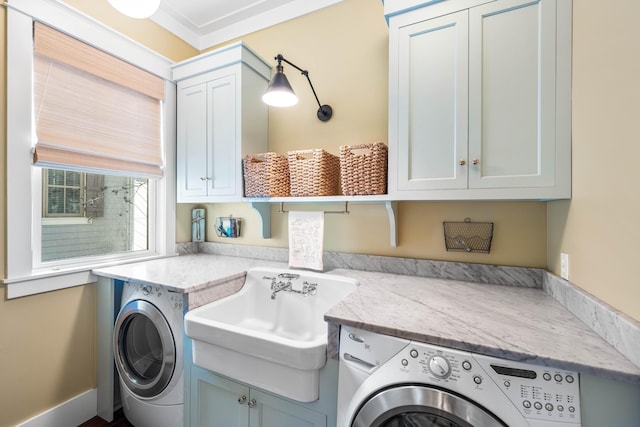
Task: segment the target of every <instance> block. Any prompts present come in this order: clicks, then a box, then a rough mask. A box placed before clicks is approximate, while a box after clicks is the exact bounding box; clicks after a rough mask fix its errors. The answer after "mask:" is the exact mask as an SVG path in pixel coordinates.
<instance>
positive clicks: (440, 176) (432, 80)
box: [390, 11, 468, 190]
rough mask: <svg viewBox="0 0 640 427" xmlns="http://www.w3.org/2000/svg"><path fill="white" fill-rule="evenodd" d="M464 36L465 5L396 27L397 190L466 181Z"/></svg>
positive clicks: (456, 184) (443, 186) (459, 184)
mask: <svg viewBox="0 0 640 427" xmlns="http://www.w3.org/2000/svg"><path fill="white" fill-rule="evenodd" d="M467 38H468V13H467V11H462V12H458V13H453V14H451V15H447V16H444V17H441V18H435V19H430V20H427V21H423V22H418V23H416V24H412V25H408V26H405V27H401V28H400V29H399V31H398V40H397V43H398V47H397V48H398V54H397V55H398V58H397V66H398V76H397V82H393V81H392V82H391V84H392V85H397V90H398V95H397V100H398V101H397V103H398V105H397V110H398V111H397V117H394V112H392V117H390V130H391V133H394V132H395V133H396V135H397V147H398V159H397V166H396V167H397V171H396V174H397V188H398V190H427V189H457V188H466V187H467V167H466V160H467V138H468V130H467V127H468V113H467V101H468V91H467V89H468V76H467V74H468V71H467V70H468V41H467ZM392 50H393V47H392ZM392 56H393V54H392ZM394 63H395V59H393V58H392V64H394ZM392 74H393V73H392ZM392 80H395V79H393V78H392ZM392 90H393V88H392ZM390 97H393V95H392V94H390ZM392 109H393V108H392ZM396 119H397V130H394V128H395V127H396V126H395V124H394V123H393V121H394V120H396ZM390 143H391V144H392V142H391V141H390Z"/></svg>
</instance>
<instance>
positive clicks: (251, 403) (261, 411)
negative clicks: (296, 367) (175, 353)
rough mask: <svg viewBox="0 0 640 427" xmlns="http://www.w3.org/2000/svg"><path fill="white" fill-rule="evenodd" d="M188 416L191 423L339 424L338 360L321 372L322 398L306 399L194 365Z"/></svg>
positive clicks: (214, 426)
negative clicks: (259, 386) (286, 394)
mask: <svg viewBox="0 0 640 427" xmlns="http://www.w3.org/2000/svg"><path fill="white" fill-rule="evenodd" d="M190 377H191V378H190V380H189V381H188V383H189V389H188V391H189V393H188V394H189V399H188V402H189V403H188V412H189V415H188V417H187V419H188V420H189V422H190V426H191V427H204V426H207V427H229V426H238V427H245V426H246V427H335V425H336V406H337V401H336V397H337V394H338V393H337V387H338V361H336V360H329V361H327V365H326V366H325V367H324V368H323V369H322V370H321V372H320V399H319V400H317V401H315V402H310V403H302V402H297V401H294V400H291V399H287V398H284V397H281V396H278V395H275V394H272V393H269V392H266V391H264V390H261V389H258V388H255V387H252V386H249V385H247V384H243V383H239V382H237V381H234V380H233V379H230V378H226V377H224V376H221V375H217V374H216V373H214V372H211V371H209V370H206V369H203V368H200V367H199V366H195V365H192V366H191V369H190ZM186 409H187V408H186V407H185V410H186Z"/></svg>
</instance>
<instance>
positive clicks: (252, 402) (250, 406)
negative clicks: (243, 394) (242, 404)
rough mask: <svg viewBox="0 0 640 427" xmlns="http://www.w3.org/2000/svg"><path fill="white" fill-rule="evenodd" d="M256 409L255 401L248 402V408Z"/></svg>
mask: <svg viewBox="0 0 640 427" xmlns="http://www.w3.org/2000/svg"><path fill="white" fill-rule="evenodd" d="M255 407H256V400H255V399H251V400H250V401H249V408H255Z"/></svg>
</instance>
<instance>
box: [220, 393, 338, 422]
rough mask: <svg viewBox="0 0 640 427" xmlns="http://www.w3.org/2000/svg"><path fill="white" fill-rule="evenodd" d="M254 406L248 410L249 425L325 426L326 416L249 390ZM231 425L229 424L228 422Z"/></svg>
mask: <svg viewBox="0 0 640 427" xmlns="http://www.w3.org/2000/svg"><path fill="white" fill-rule="evenodd" d="M251 399H255V400H256V403H257V404H256V407H255V408H252V409H251V411H250V417H249V419H250V424H249V426H250V427H326V426H327V416H326V415H325V414H321V413H320V412H316V411H313V410H311V409H308V408H305V407H304V406H302V405H297V404H295V403H293V402H291V401H289V400H285V399H281V398H278V397H276V396H273V395H271V394H267V393H263V392H260V391H257V390H251ZM229 425H231V424H229Z"/></svg>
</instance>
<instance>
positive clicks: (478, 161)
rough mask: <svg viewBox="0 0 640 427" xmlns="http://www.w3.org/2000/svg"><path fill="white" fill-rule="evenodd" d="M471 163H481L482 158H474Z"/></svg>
mask: <svg viewBox="0 0 640 427" xmlns="http://www.w3.org/2000/svg"><path fill="white" fill-rule="evenodd" d="M471 163H473V164H474V165H477V164H478V163H480V160H478V159H473V160H471Z"/></svg>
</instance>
